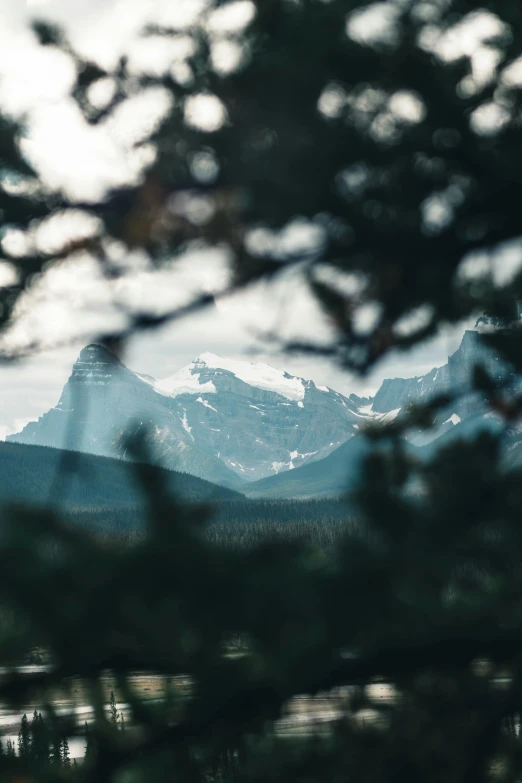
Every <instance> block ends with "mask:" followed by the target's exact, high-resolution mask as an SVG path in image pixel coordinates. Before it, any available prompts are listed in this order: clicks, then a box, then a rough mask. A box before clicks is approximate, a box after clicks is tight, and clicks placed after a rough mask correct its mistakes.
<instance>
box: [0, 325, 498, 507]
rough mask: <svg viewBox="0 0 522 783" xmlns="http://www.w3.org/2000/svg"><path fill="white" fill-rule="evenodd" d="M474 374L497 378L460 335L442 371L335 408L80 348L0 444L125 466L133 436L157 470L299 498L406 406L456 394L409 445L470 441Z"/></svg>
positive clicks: (478, 402)
mask: <svg viewBox="0 0 522 783" xmlns="http://www.w3.org/2000/svg"><path fill="white" fill-rule="evenodd" d="M477 363H481V364H482V365H483V366H485V368H486V369H487V371H488V372H489V373H490V374H491V375H492V376H493V377H501V376H502V375H503V374H505V372H506V371H507V370H506V368H505V367H504V366H503V365H502V363H501V362H500V360H499V359H498V357H496V356H495V355H494V353H493V352H492V351H490V350H487V349H485V348H484V347H483V344H482V343H481V342H480V339H479V336H478V335H477V333H476V332H472V331H468V332H466V333H465V334H464V337H463V339H462V343H461V345H460V347H459V349H458V350H457V351H456V353H454V354H453V356H451V357H450V358H449V359H448V362H447V364H445V365H444V366H443V367H439V368H435V369H433V370H432V371H431V372H429V373H427V374H426V375H424V376H422V377H418V378H407V379H401V378H395V379H391V380H385V381H384V382H383V384H382V386H381V387H380V389H379V390H378V392H377V394H376V395H375V397H374V398H373V399H369V398H368V399H365V398H361V397H358V396H357V395H355V394H352V395H350V397H345V396H343V395H342V394H339V393H338V392H336V391H334V390H333V389H329V388H328V387H326V386H316V384H315V383H313V381H306V380H304V379H302V378H297V377H294V376H291V375H289V374H288V373H285V372H283V371H281V370H277V369H275V368H273V367H269V366H268V365H264V364H251V363H249V362H243V361H236V360H233V359H226V358H221V357H219V356H216V355H214V354H210V353H203V354H201V355H200V356H199V357H198V358H197V359H195V360H194V362H192V363H191V364H190V365H188V366H187V367H184V368H183V369H182V370H180V371H178V372H177V373H175V374H174V375H172V376H170V377H168V378H164V379H162V380H155V379H154V378H152V377H150V376H146V375H141V374H139V373H136V372H133V371H132V370H130V369H128V368H127V367H126V366H125V365H124V364H122V362H121V361H120V360H119V359H118V358H117V357H115V356H114V355H113V354H112V353H110V352H109V351H107V350H106V349H105V348H103V347H102V346H100V345H89V346H87V347H86V348H84V349H83V350H82V352H81V354H80V356H79V358H78V360H77V361H76V363H75V364H74V366H73V370H72V374H71V376H70V378H69V380H68V382H67V384H66V385H65V387H64V389H63V392H62V395H61V398H60V401H59V403H58V405H57V406H56V407H55V408H52V409H51V410H50V411H48V412H47V413H46V414H44V415H43V416H42V417H41V418H40V419H39V420H38V421H36V422H31V423H30V424H28V425H27V426H26V427H25V428H24V429H23V430H22V432H20V433H18V434H16V435H11V436H9V438H8V440H11V441H17V442H21V443H30V444H37V445H45V446H53V447H57V448H67V449H71V450H77V451H84V452H89V453H94V454H100V455H103V456H119V457H121V458H128V457H129V451H128V437H129V436H131V435H133V434H136V433H137V432H144V433H147V437H148V438H149V441H150V447H151V452H152V454H153V456H154V458H155V459H156V460H157V461H159V462H160V464H162V465H163V466H165V467H168V468H171V469H174V470H177V471H182V472H186V473H190V474H192V475H195V476H199V477H201V478H205V479H207V480H208V481H212V482H215V483H218V484H221V485H222V486H227V487H236V488H237V487H239V488H241V487H243V488H244V489H245V490H246V488H247V485H246V484H245V482H249V484H250V483H251V482H259V481H262V482H263V483H260V484H259V489H260V491H261V490H262V494H264V495H266V494H267V493H268V492H269V490H270V482H271V477H276V476H278V474H283V473H287V472H288V471H292V472H294V471H295V476H292V478H291V479H290V476H288V479H289V481H286V480H285V482H283V483H282V482H281V481H276V480H275V479H274V485H275V484H276V483H278V485H281V486H283V485H284V486H285V487H286V486H287V485H288V491H292V489H291V488H292V487H297V486H298V485H299V478H298V477H299V476H304V479H303V481H305V483H306V485H307V487H308V490H310V487H311V486H312V485H313V486H315V484H314V481H313V480H312V478H311V477H312V476H313V475H315V474H317V480H318V482H319V484H320V483H321V479H320V476H321V475H323V476H324V480H327V478H328V476H329V475H331V474H332V465H333V464H334V462H335V460H336V456H335V454H334V453H335V452H336V450H337V449H339V447H340V446H343V444H347V443H348V441H354V444H353V445H350V447H349V448H348V450H346V449H344V450H342V453H343V454H344V453H345V451H346V454H347V455H353V459H354V460H355V459H356V455H359V454H362V453H363V451H364V449H360V448H356V443H357V442H358V441H360V440H363V439H362V438H360V432H361V430H363V429H364V426H365V425H366V424H367V423H368V422H369V421H372V420H373V421H375V420H380V421H384V422H386V421H391V420H393V419H394V418H395V417H396V416H400V415H401V413H402V412H403V411H404V410H405V408H407V406H408V405H409V404H410V403H415V402H425V401H426V400H428V399H429V398H430V397H432V396H433V395H436V394H438V393H442V392H449V391H463V392H464V394H463V395H462V396H460V397H459V398H458V399H456V400H455V402H454V403H452V404H451V405H450V407H449V408H448V409H446V410H444V411H442V412H441V413H440V414H439V417H438V420H437V422H436V427H435V428H434V429H433V430H430V431H429V432H427V433H426V432H419V433H412V434H411V436H410V440H411V442H412V444H413V445H416V446H425V445H426V444H428V443H429V442H430V441H433V440H435V439H437V438H439V437H441V436H447V433H451V432H453V431H454V432H455V433H456V432H457V431H460V430H461V429H462V431H464V430H466V432H469V431H472V430H473V429H474V428H475V422H483V421H484V416H485V415H488V414H487V409H486V407H485V405H484V402H483V400H482V398H481V395H480V394H477V393H476V392H472V391H470V390H469V386H468V385H467V384H469V377H470V373H471V370H472V368H473V366H474V365H475V364H477ZM464 424H465V426H464ZM339 453H341V452H339ZM329 455H332V459H330V461H327V462H326V463H325V462H324V460H325V458H328V457H329ZM314 465H317V468H314V467H313V466H314ZM304 466H307V470H306V471H303V470H302V469H303V467H304ZM314 471H315V473H314ZM316 483H317V482H316ZM330 483H331V482H330ZM250 490H254V487H250V489H249V494H251V491H250ZM285 491H286V490H285ZM297 494H299V493H297Z"/></svg>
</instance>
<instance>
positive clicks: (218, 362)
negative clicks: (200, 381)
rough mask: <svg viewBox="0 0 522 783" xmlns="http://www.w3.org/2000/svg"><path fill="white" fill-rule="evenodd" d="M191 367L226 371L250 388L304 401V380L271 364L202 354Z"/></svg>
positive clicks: (295, 400) (296, 400)
mask: <svg viewBox="0 0 522 783" xmlns="http://www.w3.org/2000/svg"><path fill="white" fill-rule="evenodd" d="M191 366H194V367H196V368H199V367H201V366H204V367H207V368H209V369H214V370H225V371H226V372H230V373H232V374H233V375H235V376H236V378H239V380H240V381H243V383H246V384H248V385H249V386H253V387H255V388H257V389H263V390H264V391H269V392H274V393H275V394H279V395H280V396H281V397H286V399H287V400H292V401H294V402H298V401H299V400H303V399H304V396H305V387H304V383H303V380H302V378H296V377H294V376H292V375H289V374H288V373H286V372H284V370H278V369H276V368H275V367H271V366H270V365H269V364H254V363H252V362H245V361H240V360H238V359H225V358H223V357H222V356H217V354H215V353H202V354H201V355H200V356H198V358H197V359H196V360H195V362H194V363H193V365H191Z"/></svg>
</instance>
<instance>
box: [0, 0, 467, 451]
mask: <svg viewBox="0 0 522 783" xmlns="http://www.w3.org/2000/svg"><path fill="white" fill-rule="evenodd" d="M206 5H207V2H206V0H175V2H172V0H146V2H145V0H27V2H25V3H24V2H23V0H3V1H2V26H1V28H0V102H1V105H2V107H3V108H4V110H7V111H9V112H11V113H13V114H14V115H15V116H20V117H24V118H25V119H26V121H27V122H28V125H29V127H30V129H31V133H30V136H29V139H28V140H27V142H26V147H25V151H26V153H27V154H29V155H30V157H31V159H32V160H33V162H34V164H35V166H36V167H37V169H38V170H39V171H40V173H41V175H42V177H43V178H44V179H46V180H47V181H48V182H49V183H50V184H51V185H52V186H53V187H61V188H63V189H64V190H65V191H66V192H68V193H69V194H73V195H74V196H78V197H80V198H85V199H88V198H93V199H95V198H96V197H97V196H98V195H99V193H100V190H103V189H104V188H106V187H110V186H115V185H119V184H122V183H124V182H126V181H129V180H130V181H132V179H133V178H136V176H138V175H139V171H140V170H141V166H142V165H143V162H144V161H143V160H142V159H140V158H137V157H136V155H135V154H134V153H133V150H132V141H133V139H135V138H136V135H138V136H139V134H140V133H142V132H143V133H146V132H147V128H149V127H150V125H151V124H152V125H153V124H154V122H155V121H156V119H157V118H158V117H160V116H161V114H162V112H164V111H166V110H167V108H168V101H167V98H166V96H165V94H162V92H161V90H156V91H155V92H154V91H153V92H151V93H149V94H147V95H145V96H143V97H142V99H140V101H137V102H135V103H134V104H131V103H130V102H129V106H127V107H126V108H125V110H124V111H122V112H121V116H120V117H119V118H117V121H115V122H113V123H112V124H108V125H106V126H104V127H101V128H88V127H86V126H85V124H84V123H83V122H82V119H81V117H80V115H79V112H78V111H77V110H76V108H75V105H74V104H73V102H72V101H71V99H69V98H68V91H69V88H70V85H71V83H72V79H73V72H72V69H71V64H70V62H68V60H67V57H66V56H64V55H61V54H60V53H58V52H56V51H52V50H42V49H39V48H37V47H36V46H35V44H34V39H33V37H32V34H31V33H30V31H29V27H28V22H29V20H30V18H31V17H34V16H42V17H45V18H49V19H54V20H56V21H58V22H59V23H60V24H62V25H63V26H64V27H65V29H66V30H67V32H68V35H69V37H70V39H71V42H72V43H73V46H74V47H75V48H76V49H77V51H79V52H80V53H82V54H84V55H86V56H89V57H91V58H94V59H97V60H98V61H99V62H101V63H102V64H103V65H106V66H108V67H111V66H113V65H114V64H115V62H117V60H118V59H119V57H120V56H121V54H123V53H125V52H129V51H130V52H131V53H132V57H133V59H131V62H134V66H135V67H136V68H138V69H139V68H142V69H143V68H145V69H147V68H148V69H149V70H151V69H152V70H154V69H155V68H161V67H162V58H163V60H165V57H167V58H168V57H171V58H172V52H170V53H169V52H166V53H165V52H162V51H160V48H158V47H155V48H153V49H152V50H151V49H150V48H149V49H147V48H146V47H144V46H143V45H142V44H139V43H137V41H138V35H139V31H140V30H141V29H142V27H143V25H144V24H145V23H147V22H148V21H150V20H154V21H155V22H156V23H159V24H161V23H164V24H166V25H169V26H176V25H177V26H179V27H180V28H182V27H183V25H185V24H188V23H189V22H190V21H191V19H192V18H193V17H194V16H195V15H197V14H201V13H202V10H204V8H205V6H206ZM235 8H236V15H235V17H234V18H232V17H230V18H229V19H228V20H225V21H223V19H220V20H218V22H219V24H218V27H219V28H220V30H221V32H220V36H224V35H226V29H225V28H226V26H227V24H228V25H232V27H233V26H234V25H236V26H237V25H241V24H243V23H244V22H245V21H248V18H249V13H250V12H251V10H252V6H251V3H250V2H249V0H238V2H237V3H235ZM223 30H224V31H225V32H223ZM218 43H220V45H221V44H222V43H223V38H220V40H219V42H218ZM221 51H225V50H223V47H222V49H221ZM226 51H229V50H226ZM229 54H230V51H229ZM232 55H233V52H232ZM232 55H231V56H232ZM180 56H181V55H180ZM223 67H226V63H225V65H224V66H223ZM62 228H63V227H62ZM55 229H56V227H55V228H54V229H53V230H55ZM306 230H307V227H306V226H297V227H295V230H294V232H293V235H292V241H297V242H299V241H300V238H301V239H302V236H304V235H305V233H306ZM37 239H38V241H39V242H44V243H49V242H51V244H52V241H53V235H52V231H51V230H48V231H47V233H46V234H45V232H44V234H42V236H40V237H38V238H37ZM10 241H12V242H17V241H18V242H20V241H22V240H21V239H20V237H16V236H14V237H11V239H10ZM222 255H223V254H221V256H220V254H219V253H212V252H210V253H207V254H206V256H205V257H194V256H191V257H190V258H188V259H186V263H185V266H184V267H183V268H181V270H179V269H178V270H170V271H167V272H165V273H161V274H160V276H159V277H158V276H156V277H155V278H154V279H153V276H152V275H151V274H150V270H148V268H147V265H146V263H145V262H144V261H143V259H140V258H139V257H137V258H133V259H131V261H132V264H133V265H134V267H135V268H136V270H137V271H136V275H135V276H134V277H135V279H137V280H138V282H137V283H136V285H134V286H133V285H132V284H128V283H125V282H120V283H116V284H114V285H113V287H112V288H110V287H109V288H108V287H107V286H106V285H105V284H104V283H103V281H101V280H100V279H99V275H98V276H97V275H96V272H95V271H93V268H92V264H90V263H89V260H88V259H80V260H79V262H78V261H77V263H75V266H74V268H73V269H71V268H69V267H67V265H62V266H60V267H59V268H57V269H56V270H55V271H54V272H53V273H52V274H51V275H49V276H48V278H47V279H46V280H45V281H44V283H42V284H39V286H36V288H35V290H34V291H33V292H32V294H31V296H30V297H28V299H27V301H26V303H25V305H24V306H23V307H22V312H21V314H20V319H19V323H18V325H17V326H16V328H15V329H14V331H13V334H12V340H13V341H14V344H19V345H23V343H24V340H29V339H31V338H34V335H35V334H37V335H38V336H39V337H40V338H41V341H42V344H43V346H44V347H45V346H46V345H52V344H53V342H55V341H56V340H59V339H60V335H62V334H63V331H64V327H66V328H67V330H68V331H71V330H72V331H73V333H74V334H77V335H78V339H77V341H76V342H74V343H73V344H71V345H68V346H66V347H62V348H60V349H57V350H52V351H49V350H44V351H42V352H40V353H38V354H36V355H34V356H33V357H31V358H29V359H26V360H24V361H22V362H20V363H18V364H16V365H13V366H10V367H4V368H0V394H1V405H0V438H3V437H5V435H6V434H8V433H10V432H16V431H19V430H20V428H21V427H22V426H23V425H24V424H25V423H26V422H27V421H28V420H31V419H34V418H37V417H38V416H39V415H41V414H42V413H44V412H45V411H46V410H48V409H49V407H51V406H53V405H55V404H56V403H57V401H58V398H59V396H60V392H61V389H62V387H63V385H64V383H65V382H66V380H67V378H68V376H69V374H70V371H71V367H72V364H73V362H74V360H75V358H76V357H77V355H78V353H79V351H80V350H81V348H82V346H83V345H84V344H86V343H87V342H89V334H90V333H95V332H96V330H97V329H101V328H104V327H106V326H107V325H110V324H111V323H113V324H114V323H116V324H117V323H118V317H120V316H118V313H117V312H116V311H115V309H114V306H113V305H114V300H115V299H116V300H117V301H120V302H121V301H127V302H128V301H131V302H133V301H134V302H139V303H140V306H141V305H143V304H149V305H151V306H152V307H153V309H154V308H155V309H156V310H158V311H161V308H162V307H163V308H166V307H168V306H170V305H171V304H172V303H173V302H178V301H179V302H182V301H183V297H184V296H186V297H187V296H188V295H189V294H192V293H194V292H197V291H198V290H206V291H212V292H217V293H218V294H219V291H220V290H222V289H223V288H224V287H225V286H226V282H227V271H226V266H227V265H226V258H223V257H222ZM182 266H183V265H182ZM134 267H133V268H134ZM195 270H197V274H195ZM0 271H1V270H0ZM171 273H172V274H173V275H174V277H172V278H171V277H169V275H170V274H171ZM288 277H289V278H290V279H288ZM194 278H196V288H194V282H193V280H194ZM0 282H1V275H0ZM189 282H190V285H189ZM198 286H199V288H198ZM289 291H291V296H289ZM180 297H181V298H180ZM466 326H469V324H462V325H461V326H459V327H458V328H453V329H447V330H443V331H442V332H441V333H440V334H439V335H438V336H437V337H436V338H434V339H433V340H431V341H429V343H427V344H425V345H423V346H422V347H421V348H418V349H415V350H413V351H410V352H408V353H404V354H393V355H390V356H389V357H388V358H387V359H386V360H385V361H384V362H381V363H380V364H379V365H378V366H377V367H376V368H375V370H374V371H373V372H372V374H371V375H370V376H368V377H366V378H363V379H361V378H355V377H353V376H351V375H350V374H347V373H346V372H342V371H341V370H340V369H339V368H337V367H336V366H335V365H333V364H332V363H331V362H329V361H327V360H311V359H309V358H303V357H296V356H287V355H283V354H281V352H280V351H279V349H278V346H277V345H270V344H269V343H268V342H267V340H266V339H264V335H266V334H267V333H268V332H270V331H275V332H277V333H278V334H279V335H281V336H282V337H283V338H284V337H287V338H291V337H293V336H299V337H303V336H305V337H306V336H309V337H311V338H315V337H317V336H321V335H323V334H325V335H327V334H328V330H329V327H328V324H327V323H326V322H325V320H324V318H323V316H322V314H321V312H320V310H319V308H318V307H317V305H316V304H315V303H314V302H313V300H312V299H311V297H310V296H309V295H308V294H307V293H306V288H305V286H303V285H302V284H301V281H300V280H299V279H298V278H297V277H294V278H292V276H291V274H290V276H286V278H285V277H283V280H282V281H281V282H280V283H278V284H277V285H276V286H275V288H274V287H271V288H270V289H268V288H267V286H266V285H258V286H256V287H254V288H253V289H252V290H250V291H248V292H246V293H245V294H243V295H241V296H238V297H235V298H234V299H233V300H230V299H226V298H223V297H219V296H218V297H217V300H216V305H215V306H212V307H211V308H208V309H207V310H205V311H204V312H203V313H201V314H198V315H196V316H192V317H190V318H187V319H185V320H183V321H180V322H176V323H175V324H171V325H169V326H167V327H164V328H163V329H161V330H158V331H154V332H151V333H148V334H143V335H139V336H137V337H135V338H134V339H133V340H132V341H131V342H130V344H129V345H128V347H127V353H126V356H125V357H124V360H125V362H126V363H127V364H128V366H129V367H131V368H132V369H135V370H137V371H139V372H144V373H148V374H150V375H153V376H154V377H157V378H161V377H164V376H167V375H169V374H171V373H172V372H173V371H174V370H176V369H178V368H179V367H182V366H184V365H185V364H187V363H189V362H190V361H191V360H192V359H194V358H195V357H196V356H197V355H198V354H200V353H203V352H205V351H211V352H213V353H217V354H220V355H225V356H231V357H234V358H244V359H246V360H250V361H264V362H267V363H270V364H272V365H274V366H276V367H279V368H281V369H286V370H287V371H288V372H290V373H292V374H296V375H299V376H301V377H304V378H306V379H308V378H310V379H312V380H314V381H316V382H317V383H318V384H321V385H322V384H326V385H328V386H331V387H332V388H334V389H336V390H338V391H341V392H343V393H345V394H348V393H350V392H352V391H356V392H357V393H372V392H374V391H375V390H376V389H377V388H378V386H379V385H380V383H381V381H382V380H383V378H386V377H408V376H413V375H420V374H423V373H424V372H427V371H428V370H430V369H431V368H432V367H434V366H439V365H441V364H444V363H445V361H446V360H447V357H448V355H449V354H451V353H452V352H453V351H454V350H456V348H457V346H458V343H459V341H460V337H461V335H462V333H463V331H464V328H466ZM304 327H306V328H305V331H303V329H304Z"/></svg>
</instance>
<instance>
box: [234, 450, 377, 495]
mask: <svg viewBox="0 0 522 783" xmlns="http://www.w3.org/2000/svg"><path fill="white" fill-rule="evenodd" d="M368 451H369V443H368V441H367V439H366V438H363V437H361V436H360V435H358V436H354V437H352V438H351V439H350V440H349V441H347V442H346V443H343V444H342V446H339V447H338V448H337V449H336V450H335V451H334V452H332V453H331V454H329V455H328V456H327V457H325V458H324V459H322V460H320V461H319V462H313V463H310V464H309V465H304V466H303V467H302V468H298V469H297V470H288V471H286V472H284V473H279V474H278V475H277V476H270V477H269V478H265V479H261V480H260V481H255V482H253V483H251V484H248V485H247V486H246V487H244V492H245V494H246V495H247V497H251V498H299V499H306V498H316V497H340V496H341V495H343V494H344V493H346V492H350V490H352V489H354V488H355V487H356V486H357V483H358V481H359V477H360V473H361V466H362V460H363V458H364V457H365V456H366V454H367V453H368Z"/></svg>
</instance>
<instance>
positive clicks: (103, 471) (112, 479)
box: [0, 443, 241, 510]
mask: <svg viewBox="0 0 522 783" xmlns="http://www.w3.org/2000/svg"><path fill="white" fill-rule="evenodd" d="M157 470H158V471H159V473H160V474H161V475H162V476H163V477H164V478H165V480H166V482H167V486H168V487H169V490H170V491H171V492H172V494H173V495H175V496H178V497H181V498H182V499H183V500H199V501H202V500H224V499H232V498H234V497H238V498H239V497H241V495H239V494H238V493H236V492H234V491H232V490H230V489H226V488H225V487H220V486H217V485H215V484H211V483H210V482H209V481H204V480H203V479H200V478H197V477H195V476H190V475H188V474H184V473H175V472H173V471H165V470H162V469H160V468H158V469H157ZM13 501H16V502H24V503H37V504H50V505H53V506H65V507H68V508H71V507H74V508H78V507H81V508H104V509H109V508H110V509H113V510H114V509H128V508H133V509H138V508H143V503H144V495H143V492H142V489H141V488H140V486H139V484H137V483H136V481H135V474H134V470H133V467H132V464H131V463H128V462H123V461H120V460H117V459H110V458H109V457H99V456H96V455H94V454H80V453H78V452H67V451H60V450H59V449H52V448H48V447H46V446H28V445H25V444H19V443H0V502H1V503H7V502H13Z"/></svg>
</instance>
